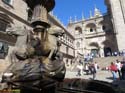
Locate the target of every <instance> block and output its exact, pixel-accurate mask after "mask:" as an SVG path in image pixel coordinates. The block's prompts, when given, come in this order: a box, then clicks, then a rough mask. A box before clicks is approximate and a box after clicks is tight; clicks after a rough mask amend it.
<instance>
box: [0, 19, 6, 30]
mask: <svg viewBox="0 0 125 93" xmlns="http://www.w3.org/2000/svg"><path fill="white" fill-rule="evenodd" d="M6 28H7V23H6V22H4V21H2V20H0V31H2V32H5V31H6Z"/></svg>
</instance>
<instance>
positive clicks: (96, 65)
mask: <svg viewBox="0 0 125 93" xmlns="http://www.w3.org/2000/svg"><path fill="white" fill-rule="evenodd" d="M94 66H95V70H96V72H97V71H98V69H99V66H98V64H97V62H95V63H94Z"/></svg>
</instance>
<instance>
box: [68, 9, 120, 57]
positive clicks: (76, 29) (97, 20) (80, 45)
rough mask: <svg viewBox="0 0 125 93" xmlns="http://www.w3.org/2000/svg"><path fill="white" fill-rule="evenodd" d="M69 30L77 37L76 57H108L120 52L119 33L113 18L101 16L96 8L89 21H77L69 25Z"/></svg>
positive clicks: (105, 15) (107, 15) (106, 15)
mask: <svg viewBox="0 0 125 93" xmlns="http://www.w3.org/2000/svg"><path fill="white" fill-rule="evenodd" d="M68 30H69V31H70V33H71V34H72V35H73V36H74V37H75V56H76V57H77V56H78V55H79V54H81V55H83V56H84V57H85V56H92V57H106V56H110V55H112V54H113V53H114V52H118V44H117V33H116V32H115V31H114V27H113V23H112V21H111V16H110V15H109V14H108V13H106V14H101V12H100V11H99V9H97V8H96V7H95V10H94V15H93V16H92V15H91V14H90V18H89V19H82V20H80V21H77V20H75V22H72V21H71V20H70V23H69V24H68Z"/></svg>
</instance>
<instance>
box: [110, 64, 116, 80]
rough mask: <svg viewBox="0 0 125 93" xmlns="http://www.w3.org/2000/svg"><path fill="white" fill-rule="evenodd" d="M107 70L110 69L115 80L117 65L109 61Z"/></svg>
mask: <svg viewBox="0 0 125 93" xmlns="http://www.w3.org/2000/svg"><path fill="white" fill-rule="evenodd" d="M109 70H110V71H111V73H112V76H113V80H114V81H115V80H117V74H116V73H117V67H116V65H115V64H114V63H113V62H111V65H110V67H109Z"/></svg>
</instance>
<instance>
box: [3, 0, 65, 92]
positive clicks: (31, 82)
mask: <svg viewBox="0 0 125 93" xmlns="http://www.w3.org/2000/svg"><path fill="white" fill-rule="evenodd" d="M24 1H25V2H26V4H27V5H28V7H29V9H30V10H32V12H33V13H32V14H33V15H32V20H31V26H32V27H33V31H28V30H27V29H26V28H24V29H23V30H20V32H18V31H9V32H8V34H10V35H15V36H16V37H17V41H16V46H15V49H14V50H13V52H12V53H11V56H10V62H11V65H10V66H9V67H8V68H7V69H6V71H4V73H5V74H3V82H7V84H8V85H14V86H15V87H14V88H19V89H20V90H21V93H55V86H56V85H57V83H58V82H60V81H62V80H63V79H64V76H65V71H66V69H65V64H64V62H63V55H62V54H61V53H60V51H59V47H60V44H59V41H58V39H57V37H58V36H61V35H63V32H61V31H55V30H54V29H53V28H51V26H50V24H49V22H48V18H47V16H48V12H50V11H51V10H52V9H53V8H54V6H55V0H24ZM11 88H13V87H12V86H11Z"/></svg>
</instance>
